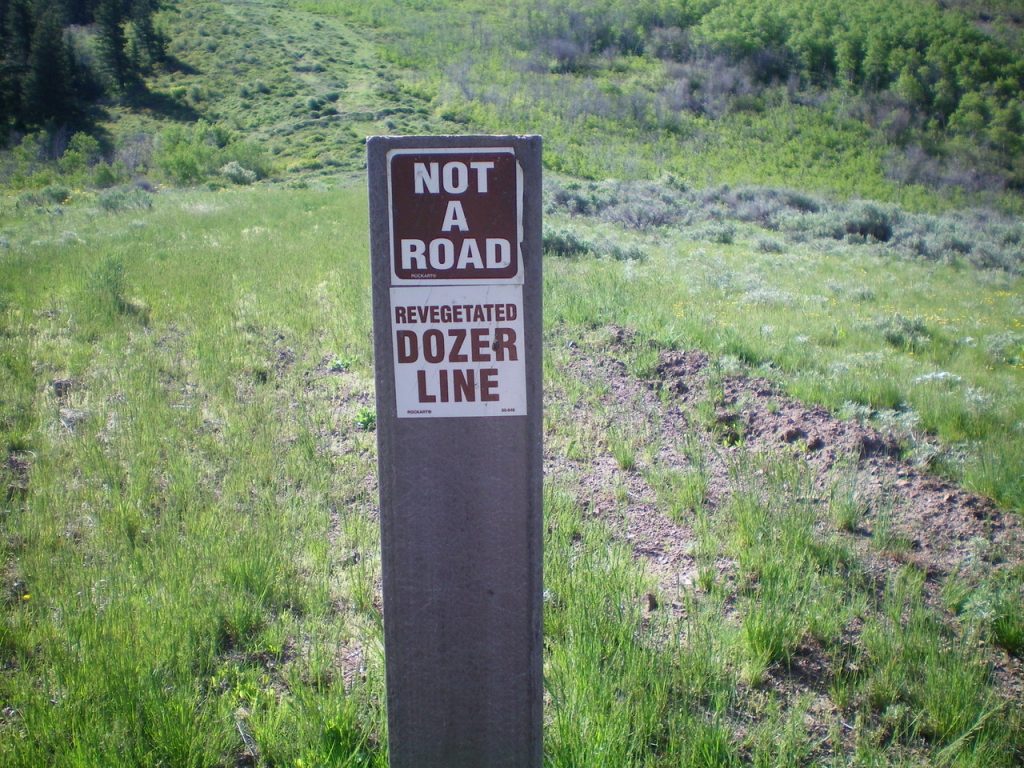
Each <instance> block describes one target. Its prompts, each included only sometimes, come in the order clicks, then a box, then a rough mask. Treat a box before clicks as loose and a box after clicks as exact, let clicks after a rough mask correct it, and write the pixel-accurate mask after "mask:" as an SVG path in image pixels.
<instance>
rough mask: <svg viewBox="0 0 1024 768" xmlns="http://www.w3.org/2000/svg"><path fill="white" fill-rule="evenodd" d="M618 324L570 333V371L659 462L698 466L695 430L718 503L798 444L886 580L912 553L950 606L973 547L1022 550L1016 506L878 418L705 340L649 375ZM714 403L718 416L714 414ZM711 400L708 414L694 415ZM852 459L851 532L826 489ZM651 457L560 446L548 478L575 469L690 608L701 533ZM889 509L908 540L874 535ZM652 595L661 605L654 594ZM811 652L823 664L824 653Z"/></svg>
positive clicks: (587, 499) (714, 504)
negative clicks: (637, 429) (857, 507)
mask: <svg viewBox="0 0 1024 768" xmlns="http://www.w3.org/2000/svg"><path fill="white" fill-rule="evenodd" d="M613 336H614V337H617V338H618V339H619V342H618V345H619V347H620V348H619V349H618V350H616V349H614V347H615V345H613V349H612V350H611V352H609V353H605V354H600V353H589V352H584V351H582V350H581V349H579V348H578V347H576V346H575V345H574V344H571V343H570V345H569V346H570V351H569V353H568V356H567V361H566V363H565V365H566V367H567V368H568V369H569V370H568V373H569V375H570V376H573V377H577V378H579V379H581V380H582V381H584V382H588V383H592V384H599V385H600V389H601V390H603V391H604V394H603V396H602V405H604V406H606V407H607V409H608V411H609V412H610V413H613V414H615V416H614V419H615V421H616V422H621V423H623V424H646V425H648V427H649V428H651V429H653V430H654V435H653V440H654V441H655V444H656V445H658V446H659V448H658V453H657V455H656V456H655V457H654V462H655V463H656V464H657V465H658V466H659V467H667V468H671V469H680V470H686V469H688V468H690V467H691V464H690V459H689V458H687V455H685V452H684V451H683V449H682V447H683V446H684V445H685V444H686V443H687V441H690V442H691V443H692V441H695V440H696V441H699V445H700V449H701V453H702V455H703V456H704V457H705V461H706V465H705V471H706V473H707V475H708V479H709V483H708V489H707V506H708V508H709V509H711V510H715V509H717V508H719V507H720V506H721V505H722V504H723V503H724V502H725V501H727V500H728V498H729V497H730V496H731V494H732V493H733V490H734V488H735V479H734V477H733V475H732V474H731V473H730V466H731V465H732V466H735V465H736V464H737V462H742V461H744V457H745V456H749V455H751V454H757V453H765V452H780V453H786V452H788V453H790V454H794V455H797V456H800V457H802V458H803V459H805V460H806V462H807V464H808V466H809V467H810V468H811V470H812V471H813V473H814V493H815V496H816V498H815V500H814V501H815V502H816V505H817V506H818V508H819V509H820V510H821V511H820V514H819V516H818V526H819V528H820V529H821V530H822V531H825V530H826V529H827V530H828V532H829V533H830V534H832V535H838V536H842V537H844V539H845V540H846V541H847V542H848V543H849V544H850V545H851V547H852V548H853V549H854V551H856V552H857V553H858V555H859V556H860V557H861V559H862V560H863V562H864V566H865V568H866V569H867V571H868V572H869V573H870V574H871V575H872V576H873V577H874V578H875V579H876V580H877V581H878V583H879V584H882V583H884V581H885V578H886V576H887V575H888V574H889V573H891V572H894V571H896V570H898V569H900V568H902V567H904V566H906V565H908V564H909V565H913V566H915V567H917V568H919V569H921V570H922V571H923V572H924V573H925V574H926V586H925V589H926V597H927V599H928V601H929V603H930V604H932V605H933V607H936V608H938V609H940V610H942V605H941V600H940V590H941V586H942V583H943V581H944V580H945V577H946V576H948V575H949V574H951V573H953V572H954V571H955V570H956V569H957V568H958V567H960V566H963V565H964V564H965V563H967V561H968V559H970V558H974V559H975V561H976V560H978V559H981V560H982V561H984V562H983V567H985V568H987V569H990V568H1010V567H1015V566H1019V565H1020V564H1021V563H1022V562H1024V522H1022V520H1021V517H1020V516H1019V515H1017V514H1014V513H1012V512H1004V511H1001V510H1000V509H999V508H998V507H996V505H995V504H993V503H992V502H991V501H990V500H988V499H986V498H984V497H981V496H978V495H976V494H972V493H970V492H968V491H965V490H964V489H962V488H959V487H957V486H956V485H954V484H952V483H949V482H947V481H944V480H942V479H940V478H936V477H934V476H930V475H927V474H924V473H922V472H921V471H919V470H917V469H915V468H914V467H912V466H910V465H909V464H907V463H906V462H904V461H902V460H901V459H900V456H899V453H900V452H899V446H898V445H897V444H896V443H895V442H894V441H892V440H891V439H889V438H887V437H886V436H885V435H883V434H881V433H879V432H878V431H877V430H875V429H872V428H870V427H866V426H862V425H860V424H858V423H856V422H851V421H843V420H840V419H837V418H836V417H834V416H832V415H831V414H829V413H828V412H827V411H826V410H825V409H823V408H821V407H814V406H807V405H804V404H802V403H799V402H798V401H796V400H794V399H792V398H790V397H788V396H786V395H785V394H784V393H782V392H781V391H780V390H779V389H778V388H777V387H776V385H774V384H772V383H771V382H769V381H767V380H764V379H758V378H748V377H745V376H736V375H724V376H723V375H721V374H720V373H719V372H718V371H716V370H715V368H714V366H713V365H712V364H711V363H710V362H709V360H708V357H707V356H706V355H705V354H704V353H702V352H698V351H684V352H668V353H663V354H662V355H661V358H660V364H659V366H658V369H657V370H658V379H657V380H656V381H653V382H644V381H641V380H639V379H637V378H636V377H634V376H632V375H631V374H630V373H629V372H628V370H627V368H626V365H625V364H624V363H622V362H621V361H620V360H618V359H616V358H615V357H614V356H613V355H614V354H615V352H616V351H618V352H622V351H623V346H628V344H629V343H630V339H629V338H628V335H627V336H626V337H625V338H624V335H623V332H622V331H620V330H617V329H613ZM659 388H668V389H669V390H670V391H671V393H672V394H673V397H672V398H670V399H669V400H668V402H667V403H666V401H665V398H663V397H659V394H658V389H659ZM709 392H711V393H713V394H712V395H711V396H709ZM712 406H713V408H714V410H713V415H712V414H711V413H709V411H710V410H711V407H712ZM573 408H574V411H573V415H574V416H577V415H578V417H579V418H580V419H587V418H592V416H591V414H589V413H588V411H589V409H590V406H588V405H587V404H585V403H578V404H575V405H574V406H573ZM701 408H703V409H704V413H705V414H707V415H708V416H710V419H707V418H705V419H699V418H697V412H698V411H699V410H700V409H701ZM709 421H710V422H711V423H710V424H709V423H708V422H709ZM843 467H845V470H844V471H846V472H848V473H852V474H851V475H850V477H851V478H852V481H853V482H854V483H855V487H856V489H857V497H858V501H859V502H860V503H862V504H863V508H864V514H863V518H862V521H861V523H860V525H859V526H858V527H856V528H855V530H853V531H850V532H841V531H838V530H836V527H835V523H834V522H833V521H832V520H831V519H829V516H828V503H829V495H830V493H831V490H832V488H833V485H834V483H835V482H836V477H837V472H838V471H840V469H841V468H843ZM645 469H646V468H645V467H643V466H638V467H637V468H635V469H631V470H628V471H627V470H623V469H621V468H620V467H619V465H618V463H617V462H616V460H615V459H614V458H613V457H612V456H611V455H610V454H609V453H607V452H605V453H603V454H601V455H598V456H597V458H596V459H594V460H593V461H585V462H584V461H571V460H569V459H567V458H565V457H564V456H556V455H554V454H552V453H551V452H550V451H549V452H548V454H547V457H546V463H545V471H546V474H548V476H550V477H558V476H560V475H562V476H571V477H572V478H573V482H574V484H575V485H576V487H577V489H578V490H577V494H578V497H579V501H580V503H581V504H582V506H583V508H584V510H585V511H586V512H587V513H588V514H592V515H597V516H600V517H602V518H604V519H606V520H607V522H608V523H609V524H610V525H611V526H612V528H613V529H614V530H615V531H616V535H617V536H618V537H620V539H621V540H624V541H627V542H628V543H629V545H630V546H631V548H632V550H633V552H634V555H635V556H636V558H637V559H638V560H641V561H643V562H644V564H645V567H646V569H647V571H648V573H649V574H650V575H651V577H652V578H653V579H655V580H656V581H657V585H658V590H659V593H660V599H661V600H663V601H667V602H668V605H667V606H666V607H667V608H669V609H670V610H673V611H674V612H676V613H682V612H683V610H684V608H683V601H682V600H681V599H677V598H679V596H680V593H681V591H682V589H684V588H689V587H690V586H691V585H692V584H693V583H694V581H695V579H696V573H697V567H696V562H695V558H694V556H693V550H694V545H695V543H696V537H695V535H694V532H693V529H692V527H691V525H690V522H689V521H688V519H687V518H686V517H685V516H684V517H683V518H682V519H681V521H679V522H677V521H675V520H673V519H671V518H669V517H668V516H667V515H666V514H665V513H663V512H662V511H660V510H659V506H658V504H657V503H656V497H655V492H654V490H653V489H652V488H651V486H650V485H649V484H648V483H647V481H646V480H645V479H644V476H643V472H644V470H645ZM623 489H625V493H624V494H623ZM883 514H884V515H886V517H887V519H886V520H885V521H884V524H885V525H887V526H890V529H889V530H888V531H887V533H886V535H888V536H890V537H893V536H895V537H898V539H899V541H900V542H901V545H902V546H900V547H898V548H892V549H888V548H880V547H878V546H877V545H873V543H872V539H873V537H875V536H876V535H877V534H879V533H880V529H881V525H882V524H883V521H881V520H880V519H879V518H880V515H883ZM716 567H717V568H718V570H719V571H720V573H721V575H722V576H723V577H724V578H725V579H727V580H729V579H731V577H732V571H733V570H734V568H735V566H734V564H732V563H731V562H728V561H724V560H723V561H719V562H718V563H716ZM651 600H652V603H651V605H652V606H654V605H656V602H657V601H656V600H655V599H654V597H653V596H652V597H651ZM810 655H813V654H810ZM806 661H807V663H809V664H811V666H813V659H806ZM992 661H993V668H994V669H993V671H994V674H995V677H996V679H997V680H998V682H999V687H1000V689H1001V690H1002V691H1003V694H1004V695H1005V696H1008V697H1012V698H1016V699H1017V700H1020V698H1021V697H1022V695H1024V664H1022V663H1021V660H1020V659H1016V658H1014V657H1012V656H1009V655H1008V654H1005V653H1003V652H997V657H996V658H993V660H992ZM795 666H796V667H799V664H796V665H795ZM798 672H799V670H798V669H797V670H796V672H795V673H794V674H796V673H798Z"/></svg>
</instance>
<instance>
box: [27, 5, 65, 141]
mask: <svg viewBox="0 0 1024 768" xmlns="http://www.w3.org/2000/svg"><path fill="white" fill-rule="evenodd" d="M71 77H72V74H71V57H70V55H69V53H68V47H67V44H66V43H65V42H64V30H63V29H62V27H61V23H60V16H59V13H58V11H57V10H56V9H55V8H52V7H51V8H48V9H46V10H45V11H44V12H43V14H42V16H40V17H39V19H38V20H37V23H36V29H35V32H34V33H33V35H32V46H31V50H30V51H29V55H28V62H27V68H26V73H25V78H24V90H23V94H22V103H23V108H22V112H23V114H24V116H25V119H26V121H27V122H29V123H32V124H36V125H41V124H43V123H47V122H50V121H57V122H60V123H66V122H68V121H69V120H70V119H71V117H72V112H73V105H74V102H73V100H72V98H71V88H70V84H71Z"/></svg>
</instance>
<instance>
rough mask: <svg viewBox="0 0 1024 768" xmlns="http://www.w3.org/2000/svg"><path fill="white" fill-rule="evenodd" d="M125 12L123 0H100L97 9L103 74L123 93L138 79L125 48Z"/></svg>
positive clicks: (116, 89) (96, 16)
mask: <svg viewBox="0 0 1024 768" xmlns="http://www.w3.org/2000/svg"><path fill="white" fill-rule="evenodd" d="M125 12H126V8H125V3H124V2H123V0H100V2H99V4H98V5H97V6H96V11H95V18H96V24H97V26H98V27H99V43H100V60H101V61H102V66H103V74H104V75H106V77H107V79H108V80H109V81H110V84H111V86H112V87H113V89H114V90H115V91H118V92H121V93H123V92H125V91H127V90H128V87H129V86H130V85H132V84H133V83H134V81H135V79H136V73H135V72H134V71H133V69H132V67H131V62H130V61H129V60H128V54H127V52H126V50H125V43H126V42H127V39H126V37H125V32H124V22H125V16H126V13H125Z"/></svg>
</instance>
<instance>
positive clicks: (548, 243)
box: [544, 229, 595, 259]
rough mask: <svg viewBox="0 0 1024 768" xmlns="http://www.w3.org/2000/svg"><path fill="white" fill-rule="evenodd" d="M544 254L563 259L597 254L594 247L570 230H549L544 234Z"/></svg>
mask: <svg viewBox="0 0 1024 768" xmlns="http://www.w3.org/2000/svg"><path fill="white" fill-rule="evenodd" d="M544 252H545V253H547V254H549V255H551V256H557V257H559V258H563V259H571V258H573V257H576V256H585V255H587V254H591V253H594V252H595V248H594V245H593V244H592V243H589V242H587V241H586V240H584V239H583V238H581V237H580V236H579V235H577V234H576V233H575V232H571V231H569V230H561V229H556V230H549V231H546V232H545V233H544Z"/></svg>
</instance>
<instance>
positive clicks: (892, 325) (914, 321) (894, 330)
mask: <svg viewBox="0 0 1024 768" xmlns="http://www.w3.org/2000/svg"><path fill="white" fill-rule="evenodd" d="M877 325H878V329H879V330H880V331H881V332H882V337H883V338H884V339H885V340H886V341H887V342H888V343H889V344H891V345H892V346H894V347H896V348H897V349H904V350H910V351H915V352H916V351H918V350H920V349H921V348H922V347H924V346H925V345H926V344H928V342H929V341H931V338H932V334H931V331H929V330H928V326H927V325H925V323H924V320H922V319H921V318H919V317H904V316H903V315H900V314H896V315H893V316H892V317H889V318H886V319H885V320H882V321H880V322H879V323H878V324H877Z"/></svg>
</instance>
